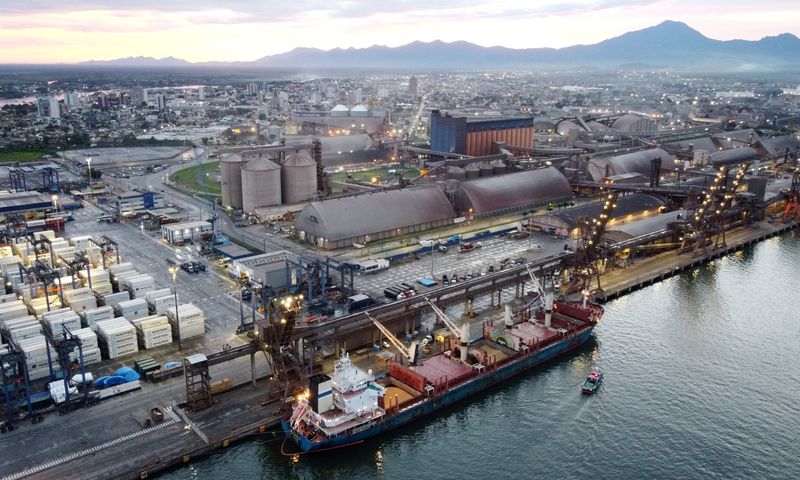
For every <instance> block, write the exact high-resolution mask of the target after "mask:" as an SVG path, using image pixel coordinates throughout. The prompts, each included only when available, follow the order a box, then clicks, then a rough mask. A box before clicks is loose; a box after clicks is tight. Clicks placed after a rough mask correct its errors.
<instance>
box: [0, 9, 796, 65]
mask: <svg viewBox="0 0 800 480" xmlns="http://www.w3.org/2000/svg"><path fill="white" fill-rule="evenodd" d="M798 18H800V2H798V0H760V1H758V2H754V1H752V0H748V1H744V0H569V1H566V2H564V1H555V0H266V1H265V0H225V1H219V0H217V1H211V0H132V1H122V0H58V1H52V0H24V1H13V0H0V63H75V62H80V61H86V60H109V59H115V58H123V57H129V56H139V55H142V56H150V57H157V58H161V57H166V56H174V57H177V58H182V59H185V60H188V61H191V62H203V61H215V60H218V61H248V60H255V59H257V58H260V57H263V56H265V55H272V54H276V53H282V52H286V51H289V50H291V49H293V48H296V47H315V48H322V49H326V50H327V49H331V48H335V47H341V48H348V47H356V48H363V47H368V46H370V45H376V44H378V45H388V46H399V45H404V44H406V43H409V42H413V41H416V40H419V41H433V40H443V41H447V42H450V41H456V40H466V41H469V42H473V43H476V44H479V45H483V46H494V45H502V46H506V47H511V48H529V47H555V48H560V47H566V46H570V45H576V44H591V43H597V42H599V41H602V40H605V39H607V38H611V37H614V36H617V35H621V34H623V33H625V32H628V31H632V30H639V29H642V28H646V27H649V26H653V25H657V24H658V23H661V22H662V21H664V20H676V21H682V22H685V23H687V24H688V25H689V26H691V27H692V28H694V29H696V30H699V31H700V32H701V33H703V34H704V35H706V36H708V37H711V38H715V39H718V40H730V39H734V38H740V39H745V40H757V39H760V38H762V37H764V36H767V35H776V34H779V33H785V32H788V33H794V34H795V35H798V36H800V22H798V21H797V20H798Z"/></svg>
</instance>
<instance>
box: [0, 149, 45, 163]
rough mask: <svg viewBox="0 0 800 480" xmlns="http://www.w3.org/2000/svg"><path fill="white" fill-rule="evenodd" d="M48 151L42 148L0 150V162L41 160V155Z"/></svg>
mask: <svg viewBox="0 0 800 480" xmlns="http://www.w3.org/2000/svg"><path fill="white" fill-rule="evenodd" d="M48 153H52V152H46V151H44V150H12V151H4V150H0V162H35V161H36V160H41V158H42V155H47V154H48Z"/></svg>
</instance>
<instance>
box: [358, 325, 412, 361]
mask: <svg viewBox="0 0 800 480" xmlns="http://www.w3.org/2000/svg"><path fill="white" fill-rule="evenodd" d="M365 315H366V316H367V318H369V319H370V320H372V323H374V324H375V326H376V327H377V328H378V330H380V332H381V333H382V334H383V336H385V337H386V339H387V340H389V343H391V344H392V345H393V346H394V347H395V348H396V349H397V350H398V351H400V353H401V354H402V355H403V356H404V357H406V359H407V360H408V363H410V364H412V365H413V364H415V363H417V360H418V359H419V350H418V348H417V347H418V344H417V342H416V341H414V342H411V346H410V347H406V346H405V345H404V344H403V342H401V341H400V340H399V339H398V338H397V337H395V336H394V334H393V333H392V332H390V331H389V329H388V328H386V327H385V326H383V324H382V323H381V322H379V321H377V320H376V319H375V317H373V316H372V315H370V314H369V313H366V312H365Z"/></svg>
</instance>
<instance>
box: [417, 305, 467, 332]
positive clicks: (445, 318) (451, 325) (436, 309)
mask: <svg viewBox="0 0 800 480" xmlns="http://www.w3.org/2000/svg"><path fill="white" fill-rule="evenodd" d="M425 300H426V301H427V302H428V305H430V306H431V308H432V309H433V311H434V313H436V316H438V317H439V319H440V320H441V321H442V323H444V326H445V327H447V329H448V330H450V332H452V334H453V335H454V336H456V337H458V338H461V337H462V333H463V332H462V331H461V330H460V329H459V328H458V327H456V324H455V323H453V321H452V320H450V317H448V316H447V315H446V314H445V313H444V312H443V311H442V309H441V308H439V306H438V305H436V304H435V303H433V301H431V299H430V298H425Z"/></svg>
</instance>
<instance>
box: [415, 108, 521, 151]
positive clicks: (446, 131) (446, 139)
mask: <svg viewBox="0 0 800 480" xmlns="http://www.w3.org/2000/svg"><path fill="white" fill-rule="evenodd" d="M533 135H534V128H533V117H527V116H519V117H480V116H469V115H458V114H450V113H442V112H441V111H439V110H433V111H431V150H434V151H437V152H447V153H460V154H464V155H470V156H475V157H479V156H484V155H490V154H492V153H496V152H494V147H493V144H494V142H504V143H508V144H509V145H516V146H519V147H526V148H532V147H533Z"/></svg>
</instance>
